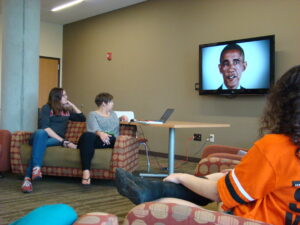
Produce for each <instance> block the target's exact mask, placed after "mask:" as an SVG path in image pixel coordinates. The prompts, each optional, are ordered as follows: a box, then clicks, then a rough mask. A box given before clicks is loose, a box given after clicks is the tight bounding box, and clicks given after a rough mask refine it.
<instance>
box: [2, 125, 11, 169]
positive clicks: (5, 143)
mask: <svg viewBox="0 0 300 225" xmlns="http://www.w3.org/2000/svg"><path fill="white" fill-rule="evenodd" d="M10 141H11V133H10V132H9V131H8V130H0V172H2V171H7V170H9V169H10V157H9V155H10V154H9V151H10Z"/></svg>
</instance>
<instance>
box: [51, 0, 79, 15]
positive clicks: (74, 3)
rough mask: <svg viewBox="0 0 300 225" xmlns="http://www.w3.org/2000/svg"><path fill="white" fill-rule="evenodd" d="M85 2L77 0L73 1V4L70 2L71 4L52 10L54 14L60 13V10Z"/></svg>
mask: <svg viewBox="0 0 300 225" xmlns="http://www.w3.org/2000/svg"><path fill="white" fill-rule="evenodd" d="M83 1H84V0H75V1H72V2H69V3H66V4H63V5H60V6H57V7H55V8H53V9H51V11H52V12H55V11H59V10H62V9H65V8H68V7H70V6H73V5H76V4H79V3H81V2H83Z"/></svg>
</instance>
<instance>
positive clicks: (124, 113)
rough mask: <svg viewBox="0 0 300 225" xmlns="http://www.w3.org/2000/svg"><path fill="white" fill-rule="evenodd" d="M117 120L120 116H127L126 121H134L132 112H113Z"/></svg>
mask: <svg viewBox="0 0 300 225" xmlns="http://www.w3.org/2000/svg"><path fill="white" fill-rule="evenodd" d="M114 112H115V113H116V114H117V116H118V118H120V117H121V116H127V118H128V121H134V120H135V118H134V112H132V111H114Z"/></svg>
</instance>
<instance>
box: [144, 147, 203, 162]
mask: <svg viewBox="0 0 300 225" xmlns="http://www.w3.org/2000/svg"><path fill="white" fill-rule="evenodd" d="M139 153H140V154H142V155H146V151H145V150H143V149H140V150H139ZM149 155H150V157H151V156H158V157H162V158H168V157H169V154H168V153H162V152H153V151H149ZM175 159H177V160H185V159H186V157H185V156H183V155H175ZM188 161H189V162H199V161H200V158H197V157H189V158H188Z"/></svg>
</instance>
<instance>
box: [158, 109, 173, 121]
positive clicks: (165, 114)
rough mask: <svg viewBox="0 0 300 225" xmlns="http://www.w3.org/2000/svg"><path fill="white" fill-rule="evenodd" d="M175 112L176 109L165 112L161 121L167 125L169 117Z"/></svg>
mask: <svg viewBox="0 0 300 225" xmlns="http://www.w3.org/2000/svg"><path fill="white" fill-rule="evenodd" d="M173 112H174V109H167V110H166V111H165V113H164V114H163V115H162V116H161V118H160V121H162V122H164V123H165V122H166V121H167V120H168V119H169V117H170V116H171V114H172V113H173Z"/></svg>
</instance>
